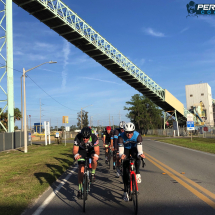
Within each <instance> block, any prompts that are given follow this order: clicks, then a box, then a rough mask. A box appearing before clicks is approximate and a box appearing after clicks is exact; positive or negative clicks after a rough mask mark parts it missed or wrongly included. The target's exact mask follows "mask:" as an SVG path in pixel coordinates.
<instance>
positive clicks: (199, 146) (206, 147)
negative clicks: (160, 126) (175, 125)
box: [158, 137, 215, 154]
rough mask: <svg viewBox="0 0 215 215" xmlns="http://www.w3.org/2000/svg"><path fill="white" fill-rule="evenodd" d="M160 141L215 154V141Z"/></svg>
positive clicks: (199, 139)
mask: <svg viewBox="0 0 215 215" xmlns="http://www.w3.org/2000/svg"><path fill="white" fill-rule="evenodd" d="M158 141H161V142H165V143H170V144H173V145H178V146H183V147H186V148H190V149H196V150H199V151H203V152H210V153H213V154H215V139H209V138H208V139H206V138H198V137H194V138H193V141H192V142H191V139H190V138H180V139H176V138H171V139H158Z"/></svg>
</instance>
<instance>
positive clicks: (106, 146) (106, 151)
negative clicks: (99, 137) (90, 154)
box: [105, 140, 109, 163]
mask: <svg viewBox="0 0 215 215" xmlns="http://www.w3.org/2000/svg"><path fill="white" fill-rule="evenodd" d="M108 148H109V142H108V141H107V140H105V162H106V163H107V162H108V161H107V160H108V150H109V149H108Z"/></svg>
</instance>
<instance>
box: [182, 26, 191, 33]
mask: <svg viewBox="0 0 215 215" xmlns="http://www.w3.org/2000/svg"><path fill="white" fill-rule="evenodd" d="M188 29H189V28H188V27H186V28H184V29H182V30H181V31H180V33H183V32H185V31H187V30H188Z"/></svg>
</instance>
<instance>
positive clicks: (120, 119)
mask: <svg viewBox="0 0 215 215" xmlns="http://www.w3.org/2000/svg"><path fill="white" fill-rule="evenodd" d="M119 121H120V122H121V115H120V111H119Z"/></svg>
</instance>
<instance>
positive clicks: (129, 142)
mask: <svg viewBox="0 0 215 215" xmlns="http://www.w3.org/2000/svg"><path fill="white" fill-rule="evenodd" d="M118 145H119V156H120V158H121V159H122V160H124V159H125V158H129V157H130V155H131V156H132V157H133V158H134V159H136V160H135V169H136V179H137V183H141V175H140V163H141V160H140V159H141V158H145V155H144V154H143V148H142V136H141V135H140V134H139V133H138V132H137V131H135V126H134V124H133V123H131V122H128V123H125V125H124V132H123V133H122V134H121V135H120V136H119V138H118ZM128 175H129V160H124V161H123V182H124V194H123V199H124V200H125V201H129V197H128V186H129V185H128V181H129V180H128Z"/></svg>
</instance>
